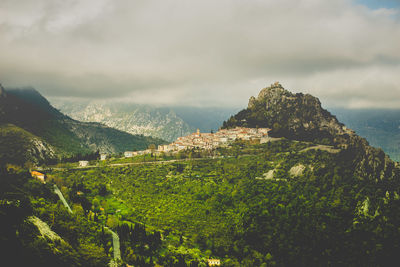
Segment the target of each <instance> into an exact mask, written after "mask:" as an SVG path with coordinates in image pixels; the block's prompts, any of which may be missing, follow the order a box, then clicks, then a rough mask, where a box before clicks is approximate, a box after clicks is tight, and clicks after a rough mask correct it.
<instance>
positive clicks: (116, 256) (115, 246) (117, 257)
mask: <svg viewBox="0 0 400 267" xmlns="http://www.w3.org/2000/svg"><path fill="white" fill-rule="evenodd" d="M104 229H107V230H108V231H109V232H110V233H111V235H112V239H113V251H114V260H120V259H121V250H120V248H119V237H118V235H117V233H115V232H114V231H112V230H111V229H110V228H108V227H106V226H105V227H104Z"/></svg>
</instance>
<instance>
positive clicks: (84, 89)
mask: <svg viewBox="0 0 400 267" xmlns="http://www.w3.org/2000/svg"><path fill="white" fill-rule="evenodd" d="M275 81H280V82H281V84H282V85H283V86H284V87H285V88H287V89H289V90H291V91H293V92H305V93H311V94H313V95H315V96H318V97H319V98H320V99H321V101H322V102H323V103H324V106H328V107H334V106H339V107H340V106H343V107H351V108H360V107H364V108H379V107H388V108H397V107H398V108H400V1H396V0H386V1H374V0H335V1H330V0H279V1H276V0H218V1H216V0H201V1H194V0H193V1H191V0H158V1H155V0H135V1H132V0H18V1H15V0H0V82H1V83H2V84H3V85H4V86H5V87H21V86H33V87H35V88H37V89H38V90H39V91H40V92H41V93H42V94H44V95H45V96H47V97H83V98H100V99H104V98H123V99H125V100H131V101H134V102H138V103H156V104H168V105H170V104H177V105H196V106H244V105H246V104H247V100H248V98H249V97H250V96H251V95H257V93H258V91H259V90H260V89H261V88H263V87H265V86H267V85H270V84H271V83H273V82H275Z"/></svg>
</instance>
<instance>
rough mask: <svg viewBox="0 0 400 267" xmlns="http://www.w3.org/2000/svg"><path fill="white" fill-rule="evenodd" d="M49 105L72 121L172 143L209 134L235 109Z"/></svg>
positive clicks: (65, 102) (66, 102)
mask: <svg viewBox="0 0 400 267" xmlns="http://www.w3.org/2000/svg"><path fill="white" fill-rule="evenodd" d="M51 102H52V104H53V105H54V106H55V107H56V108H58V109H60V110H61V112H63V113H65V114H67V115H68V116H70V117H71V118H73V119H76V120H79V121H84V122H99V123H102V124H105V125H107V126H109V127H113V128H115V129H119V130H121V131H125V132H128V133H131V134H143V135H145V136H153V137H158V138H162V139H164V140H168V141H174V140H176V138H178V137H180V136H184V135H187V134H189V133H192V132H194V131H195V130H196V129H200V131H202V132H209V131H210V130H216V129H218V128H219V127H220V125H221V123H222V122H223V121H224V119H226V118H227V117H228V116H230V115H231V114H232V113H233V112H234V111H236V109H233V108H210V107H156V106H151V105H141V104H135V103H125V102H118V101H111V102H110V101H109V102H105V101H100V100H97V101H96V100H91V101H84V100H69V99H51Z"/></svg>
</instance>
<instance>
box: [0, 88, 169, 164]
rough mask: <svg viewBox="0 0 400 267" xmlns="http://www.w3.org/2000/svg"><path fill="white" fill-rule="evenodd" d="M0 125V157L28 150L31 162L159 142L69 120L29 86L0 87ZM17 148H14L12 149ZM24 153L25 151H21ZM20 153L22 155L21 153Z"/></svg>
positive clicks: (114, 151) (107, 151)
mask: <svg viewBox="0 0 400 267" xmlns="http://www.w3.org/2000/svg"><path fill="white" fill-rule="evenodd" d="M0 92H1V94H0V125H2V132H1V134H2V136H4V137H7V138H9V137H10V136H12V135H15V134H16V133H18V134H17V135H15V136H18V137H19V140H17V139H16V138H14V140H13V142H11V143H9V142H6V141H5V140H6V139H5V138H3V139H2V142H1V145H2V150H1V151H2V153H1V154H2V155H3V158H9V159H12V158H16V157H18V155H11V154H10V153H11V152H12V151H19V153H21V151H30V152H29V153H28V152H27V153H28V154H29V155H27V154H26V157H28V158H30V159H31V160H32V161H33V162H43V161H45V160H47V159H50V158H55V157H68V156H72V155H76V154H88V153H92V152H94V151H97V150H100V152H103V153H120V152H123V151H126V150H135V149H145V148H147V147H148V145H149V144H153V143H154V144H160V143H162V142H163V141H162V140H160V139H154V138H151V137H144V136H142V135H131V134H128V133H126V132H123V131H120V130H116V129H113V128H110V127H107V126H105V125H102V124H99V123H83V122H79V121H76V120H73V119H71V118H70V117H68V116H66V115H64V114H62V113H61V112H59V111H58V110H57V109H55V108H54V107H52V106H51V105H50V103H49V102H48V101H47V100H46V99H45V98H44V97H43V96H42V95H40V93H39V92H37V91H36V90H35V89H33V88H25V89H8V90H4V88H3V87H1V91H0ZM17 147H18V149H16V148H17ZM23 154H24V155H25V153H23ZM21 155H22V154H21Z"/></svg>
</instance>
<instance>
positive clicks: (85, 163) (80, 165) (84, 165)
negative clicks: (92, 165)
mask: <svg viewBox="0 0 400 267" xmlns="http://www.w3.org/2000/svg"><path fill="white" fill-rule="evenodd" d="M88 165H89V161H87V160H80V161H79V167H86V166H88Z"/></svg>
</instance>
